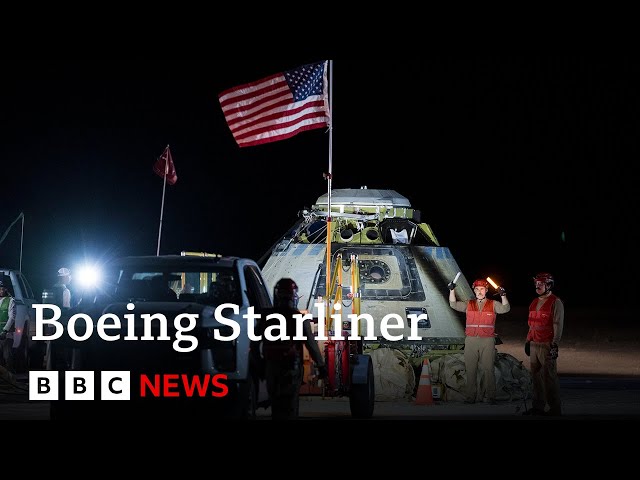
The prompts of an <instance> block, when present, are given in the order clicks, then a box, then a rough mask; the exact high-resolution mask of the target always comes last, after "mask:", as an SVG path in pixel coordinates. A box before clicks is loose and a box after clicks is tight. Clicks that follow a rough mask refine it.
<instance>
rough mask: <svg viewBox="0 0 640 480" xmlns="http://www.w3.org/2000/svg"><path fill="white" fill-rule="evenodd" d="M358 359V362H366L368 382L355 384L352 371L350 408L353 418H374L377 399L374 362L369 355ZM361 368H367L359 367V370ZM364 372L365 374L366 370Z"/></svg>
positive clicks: (359, 356) (360, 356)
mask: <svg viewBox="0 0 640 480" xmlns="http://www.w3.org/2000/svg"><path fill="white" fill-rule="evenodd" d="M357 357H358V360H357V361H358V362H366V381H365V382H361V381H359V383H353V381H354V371H353V370H352V375H351V381H352V384H351V388H350V390H349V407H350V408H351V416H352V417H354V418H371V417H372V416H373V407H374V403H375V398H376V390H375V384H374V377H373V362H372V361H371V357H370V356H369V355H358V356H357ZM352 368H353V367H352ZM361 368H362V369H364V368H365V366H364V365H359V366H358V370H360V369H361ZM362 371H363V372H364V371H365V370H362ZM356 378H357V375H356Z"/></svg>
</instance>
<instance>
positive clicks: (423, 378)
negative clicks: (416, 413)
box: [415, 358, 434, 405]
mask: <svg viewBox="0 0 640 480" xmlns="http://www.w3.org/2000/svg"><path fill="white" fill-rule="evenodd" d="M415 404H416V405H434V401H433V392H432V391H431V366H430V365H429V359H428V358H425V359H424V362H422V372H420V383H419V384H418V394H417V395H416V403H415Z"/></svg>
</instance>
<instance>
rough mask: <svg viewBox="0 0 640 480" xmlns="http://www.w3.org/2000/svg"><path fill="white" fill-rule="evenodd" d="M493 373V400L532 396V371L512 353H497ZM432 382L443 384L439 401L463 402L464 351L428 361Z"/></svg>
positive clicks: (519, 398)
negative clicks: (494, 380)
mask: <svg viewBox="0 0 640 480" xmlns="http://www.w3.org/2000/svg"><path fill="white" fill-rule="evenodd" d="M495 376H496V400H502V401H509V400H521V399H522V398H529V397H530V396H531V374H530V373H529V370H527V369H526V368H525V367H524V365H523V364H522V362H521V361H520V360H518V359H517V358H515V357H514V356H512V355H509V354H508V353H498V354H497V355H496V362H495ZM479 380H480V379H479V378H478V382H479ZM431 383H432V384H434V383H439V384H441V385H442V395H441V400H444V401H454V402H456V401H463V400H464V396H463V394H462V392H463V391H464V386H465V383H466V369H465V365H464V354H462V353H454V354H450V355H444V356H442V357H440V358H438V359H435V360H434V361H433V362H431ZM478 385H480V383H478ZM376 387H377V385H376ZM478 397H479V398H480V399H481V398H482V392H478Z"/></svg>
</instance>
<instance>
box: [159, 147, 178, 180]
mask: <svg viewBox="0 0 640 480" xmlns="http://www.w3.org/2000/svg"><path fill="white" fill-rule="evenodd" d="M153 171H154V172H156V174H157V175H159V176H161V177H164V176H165V175H166V177H167V183H168V184H169V185H174V184H175V183H176V182H177V181H178V175H177V174H176V167H175V166H174V165H173V158H171V150H169V145H167V148H165V149H164V152H162V155H160V157H159V158H158V160H156V163H154V164H153Z"/></svg>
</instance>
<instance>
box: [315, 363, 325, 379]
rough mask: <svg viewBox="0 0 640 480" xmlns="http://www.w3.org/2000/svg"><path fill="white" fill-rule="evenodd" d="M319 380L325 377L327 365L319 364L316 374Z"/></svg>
mask: <svg viewBox="0 0 640 480" xmlns="http://www.w3.org/2000/svg"><path fill="white" fill-rule="evenodd" d="M317 377H318V379H319V380H324V379H325V378H327V367H326V366H325V365H321V366H319V367H318V375H317Z"/></svg>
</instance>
